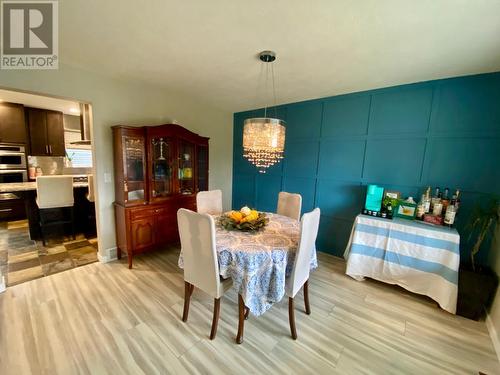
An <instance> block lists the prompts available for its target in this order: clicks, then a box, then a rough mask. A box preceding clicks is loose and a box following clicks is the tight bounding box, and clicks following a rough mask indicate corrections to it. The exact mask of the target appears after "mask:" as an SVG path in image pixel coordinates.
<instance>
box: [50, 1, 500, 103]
mask: <svg viewBox="0 0 500 375" xmlns="http://www.w3.org/2000/svg"><path fill="white" fill-rule="evenodd" d="M59 6H60V41H61V42H60V59H61V61H62V63H66V64H70V65H76V66H80V67H82V68H84V69H87V70H91V71H96V72H100V73H104V74H109V75H113V76H115V77H118V78H123V79H133V80H138V81H143V82H148V83H153V84H157V85H160V86H164V87H166V88H169V89H173V90H178V91H180V92H184V93H186V94H189V95H192V96H194V97H198V98H200V99H202V100H206V101H208V102H210V103H212V104H213V105H215V106H218V107H220V108H222V109H225V110H228V111H239V110H243V109H250V108H254V107H257V106H261V105H263V104H264V102H263V100H262V97H261V98H260V99H259V100H258V99H257V86H258V85H257V83H258V79H259V72H260V65H259V62H258V60H257V59H256V54H257V53H258V52H260V51H262V50H264V49H272V50H274V51H276V52H277V55H278V59H277V61H276V63H275V72H276V78H277V89H278V102H280V103H286V102H294V101H299V100H305V99H312V98H318V97H324V96H330V95H336V94H341V93H347V92H354V91H361V90H367V89H373V88H378V87H386V86H392V85H397V84H403V83H410V82H418V81H425V80H430V79H436V78H444V77H452V76H458V75H467V74H474V73H482V72H492V71H499V70H500V37H499V36H500V0H473V1H472V0H420V1H417V0H364V1H361V0H359V1H352V0H323V1H320V0H315V1H312V0H311V1H305V0H300V1H299V0H273V1H269V0H268V1H263V0H253V1H241V0H211V1H207V0H191V1H171V0H148V1H143V2H141V1H137V0H119V1H118V0H115V1H110V0H108V1H102V0H71V1H60V2H59Z"/></svg>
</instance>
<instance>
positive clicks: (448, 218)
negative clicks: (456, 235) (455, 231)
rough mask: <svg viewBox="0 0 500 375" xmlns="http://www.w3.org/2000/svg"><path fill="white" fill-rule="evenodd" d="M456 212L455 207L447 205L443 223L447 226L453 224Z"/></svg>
mask: <svg viewBox="0 0 500 375" xmlns="http://www.w3.org/2000/svg"><path fill="white" fill-rule="evenodd" d="M456 214H457V210H456V207H455V206H454V205H452V204H450V205H448V208H447V209H446V213H445V214H444V223H445V224H446V225H448V226H449V227H451V226H453V224H454V223H455V216H456Z"/></svg>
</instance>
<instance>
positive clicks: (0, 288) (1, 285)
mask: <svg viewBox="0 0 500 375" xmlns="http://www.w3.org/2000/svg"><path fill="white" fill-rule="evenodd" d="M5 289H7V286H6V285H5V276H4V275H2V274H1V273H0V293H2V292H5Z"/></svg>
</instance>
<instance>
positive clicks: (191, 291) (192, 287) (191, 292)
mask: <svg viewBox="0 0 500 375" xmlns="http://www.w3.org/2000/svg"><path fill="white" fill-rule="evenodd" d="M193 291H194V284H191V290H190V291H189V295H190V296H192V295H193Z"/></svg>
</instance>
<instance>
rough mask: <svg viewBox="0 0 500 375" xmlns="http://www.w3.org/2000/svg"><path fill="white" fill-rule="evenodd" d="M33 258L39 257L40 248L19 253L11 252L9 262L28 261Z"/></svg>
mask: <svg viewBox="0 0 500 375" xmlns="http://www.w3.org/2000/svg"><path fill="white" fill-rule="evenodd" d="M31 259H38V250H34V251H29V252H24V253H20V254H17V255H11V254H10V253H9V259H8V263H9V264H11V263H18V262H26V261H28V260H31Z"/></svg>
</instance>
